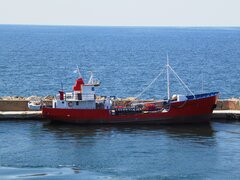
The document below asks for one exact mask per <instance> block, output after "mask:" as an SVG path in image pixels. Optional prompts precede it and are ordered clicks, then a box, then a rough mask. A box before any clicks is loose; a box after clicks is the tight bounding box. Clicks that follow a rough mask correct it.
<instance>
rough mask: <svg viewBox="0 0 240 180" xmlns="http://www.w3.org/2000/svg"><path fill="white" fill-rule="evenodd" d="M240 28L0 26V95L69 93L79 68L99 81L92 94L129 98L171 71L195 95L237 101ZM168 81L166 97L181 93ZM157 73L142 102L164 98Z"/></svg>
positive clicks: (239, 94) (162, 80) (162, 81)
mask: <svg viewBox="0 0 240 180" xmlns="http://www.w3.org/2000/svg"><path fill="white" fill-rule="evenodd" d="M239 47H240V28H184V27H183V28H167V27H165V28H160V27H77V26H76V27H75V26H69V27H65V26H16V25H0V68H1V75H0V96H31V95H39V96H46V95H55V94H56V92H57V91H58V90H59V89H61V83H62V84H63V87H64V90H65V91H70V90H71V89H72V86H73V84H74V82H75V79H76V78H77V74H75V73H74V70H75V69H76V66H79V67H80V70H81V73H82V75H83V77H84V79H85V81H87V80H88V78H89V73H88V71H93V72H94V75H95V77H96V78H98V79H99V80H101V82H102V84H101V87H100V88H98V90H97V93H98V95H115V96H117V97H129V96H131V97H133V96H136V95H137V94H139V93H140V92H142V90H143V89H144V88H145V87H146V86H147V85H148V84H149V83H150V82H151V81H152V80H153V79H154V78H155V77H156V76H157V75H158V73H159V72H160V71H161V70H162V69H163V68H165V65H166V62H167V61H166V56H167V54H168V56H169V61H170V64H171V66H172V67H173V68H174V69H175V71H176V72H177V73H178V75H179V76H180V77H181V78H182V80H183V81H184V82H185V83H186V84H187V85H188V87H189V88H190V89H191V90H192V91H193V92H194V93H202V92H210V91H219V92H220V93H221V95H220V97H221V98H231V97H240V81H239V79H240V73H239V72H240V48H239ZM170 78H171V94H176V93H180V94H185V90H184V89H183V88H182V86H181V85H180V84H179V83H178V81H177V80H176V79H175V78H174V76H173V74H171V76H170ZM166 92H167V91H166V75H165V74H162V75H161V76H160V78H159V79H158V80H157V81H156V83H155V84H153V85H152V86H151V88H150V89H149V91H147V92H146V93H145V94H143V96H142V97H141V98H155V99H158V98H164V97H166Z"/></svg>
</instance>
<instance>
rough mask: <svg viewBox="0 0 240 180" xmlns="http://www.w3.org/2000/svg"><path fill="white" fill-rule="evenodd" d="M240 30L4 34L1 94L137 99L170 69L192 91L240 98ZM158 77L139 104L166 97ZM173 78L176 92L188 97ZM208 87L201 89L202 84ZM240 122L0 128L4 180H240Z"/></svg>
mask: <svg viewBox="0 0 240 180" xmlns="http://www.w3.org/2000/svg"><path fill="white" fill-rule="evenodd" d="M239 47H240V28H232V29H230V28H218V29H216V28H127V27H120V28H110V27H60V26H59V27H54V26H53V27H48V26H3V25H1V26H0V68H1V71H0V96H8V95H18V96H19V95H20V96H30V95H41V96H45V95H49V94H50V95H54V94H55V93H56V91H58V90H59V88H60V87H61V86H60V84H61V82H62V83H63V85H64V89H65V90H71V87H72V85H73V83H74V80H75V78H76V74H74V73H73V71H74V70H75V67H76V65H79V66H80V67H81V70H82V74H83V76H84V77H85V78H87V77H88V74H87V71H89V70H92V71H94V72H95V75H96V76H97V77H98V78H99V79H100V80H101V81H102V86H101V87H100V88H99V89H98V93H99V94H101V95H117V96H119V97H125V96H134V95H136V94H138V93H139V92H141V90H142V89H143V88H144V87H146V86H147V85H148V83H149V82H150V81H151V80H152V79H153V78H154V77H155V76H156V75H157V74H158V73H159V72H160V70H161V68H162V67H163V66H164V65H165V63H166V54H167V53H168V54H169V57H170V63H171V64H172V66H173V67H174V68H175V70H176V71H177V72H178V74H179V75H180V76H181V77H182V79H183V80H184V81H185V82H186V83H187V84H188V85H189V87H190V89H192V91H194V92H195V93H199V92H202V87H203V91H220V92H221V97H222V98H229V97H232V96H234V97H240V81H239V79H240V75H239V72H240V48H239ZM165 79H166V77H165V76H162V77H161V78H160V79H159V80H158V81H157V83H156V84H155V85H154V86H153V87H151V89H150V91H149V92H147V93H146V94H144V95H143V98H163V97H165V96H166V84H165V83H164V82H165ZM171 79H172V81H171V82H172V87H171V90H172V93H175V92H177V91H178V92H179V93H183V92H184V91H183V89H182V88H181V87H179V84H178V83H177V82H176V80H174V79H173V77H172V76H171ZM202 84H203V86H202ZM239 172H240V124H239V123H229V124H227V123H212V124H210V125H203V126H199V125H196V126H146V127H145V126H115V127H114V126H84V127H82V126H71V125H56V124H55V125H54V124H49V123H47V122H39V121H24V122H17V121H1V122H0V179H14V178H22V179H26V178H27V179H35V178H45V179H69V178H71V179H115V178H116V179H118V178H120V179H124V178H125V179H137V178H139V179H239V178H240V173H239Z"/></svg>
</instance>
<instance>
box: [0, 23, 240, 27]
mask: <svg viewBox="0 0 240 180" xmlns="http://www.w3.org/2000/svg"><path fill="white" fill-rule="evenodd" d="M0 26H64V27H133V28H134V27H136V28H137V27H146V28H147V27H150V28H151V27H156V28H158V27H159V28H240V25H238V26H233V25H226V26H225V25H224V26H222V25H221V26H220V25H84V24H81V25H80V24H24V23H16V24H15V23H13V24H5V23H3V24H2V23H0Z"/></svg>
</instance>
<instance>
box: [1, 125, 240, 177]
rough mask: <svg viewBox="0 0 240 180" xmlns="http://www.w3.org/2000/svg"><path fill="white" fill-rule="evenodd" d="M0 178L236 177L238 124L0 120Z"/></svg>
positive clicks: (239, 148)
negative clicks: (115, 123)
mask: <svg viewBox="0 0 240 180" xmlns="http://www.w3.org/2000/svg"><path fill="white" fill-rule="evenodd" d="M0 136H1V143H0V150H1V153H0V165H1V166H2V168H0V178H1V177H2V178H9V179H11V178H17V177H18V178H20V177H23V178H29V177H30V178H34V177H38V178H44V177H45V178H46V179H49V178H52V179H60V178H62V179H64V178H73V179H74V178H75V179H78V178H83V179H86V177H87V178H89V179H91V178H92V179H106V178H109V179H112V178H113V179H115V178H117V179H118V178H120V179H124V178H126V179H132V178H133V179H137V178H139V179H155V178H156V179H161V178H162V179H239V178H240V173H239V172H240V124H239V123H229V124H227V123H212V124H206V125H201V126H199V125H195V126H190V125H188V126H186V125H185V126H145V127H144V126H117V127H116V126H84V127H82V126H73V125H57V124H49V123H47V122H44V123H43V122H38V121H25V122H17V121H12V122H10V121H1V122H0Z"/></svg>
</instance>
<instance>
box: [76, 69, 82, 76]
mask: <svg viewBox="0 0 240 180" xmlns="http://www.w3.org/2000/svg"><path fill="white" fill-rule="evenodd" d="M77 73H78V76H79V78H81V77H82V74H81V73H80V69H79V67H78V66H77Z"/></svg>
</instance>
